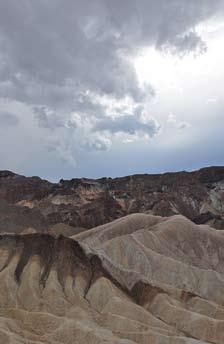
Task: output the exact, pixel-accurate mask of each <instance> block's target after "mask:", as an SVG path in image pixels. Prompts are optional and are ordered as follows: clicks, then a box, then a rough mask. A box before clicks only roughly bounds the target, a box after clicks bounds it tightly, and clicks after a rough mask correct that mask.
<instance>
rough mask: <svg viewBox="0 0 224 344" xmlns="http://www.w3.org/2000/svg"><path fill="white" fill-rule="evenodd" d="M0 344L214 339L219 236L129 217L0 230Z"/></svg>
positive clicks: (165, 220) (164, 220)
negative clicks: (71, 230) (52, 230)
mask: <svg viewBox="0 0 224 344" xmlns="http://www.w3.org/2000/svg"><path fill="white" fill-rule="evenodd" d="M0 291H1V292H0V343H1V344H9V343H10V344H14V343H16V344H17V343H18V344H19V343H20V344H45V343H46V344H53V343H54V344H59V343H60V344H62V343H63V344H65V343H66V344H101V343H104V344H106V343H108V344H109V343H114V344H115V343H116V344H134V343H135V344H136V343H139V344H205V343H217V344H223V343H224V232H222V231H221V230H217V229H215V228H212V227H210V226H208V225H204V224H203V225H202V224H201V225H197V224H195V223H193V222H192V221H191V220H189V219H187V218H186V217H184V216H183V215H173V216H170V217H160V216H154V215H150V214H140V213H139V214H129V215H127V216H125V217H122V218H120V219H117V220H114V221H112V222H110V223H107V224H104V225H101V226H98V227H95V228H92V229H89V230H86V231H80V232H79V233H77V234H75V235H73V236H71V237H66V236H63V235H61V234H59V235H53V234H49V233H45V232H43V233H38V232H34V233H28V234H22V233H20V234H18V233H17V234H16V233H10V234H9V233H8V234H7V233H2V234H1V236H0Z"/></svg>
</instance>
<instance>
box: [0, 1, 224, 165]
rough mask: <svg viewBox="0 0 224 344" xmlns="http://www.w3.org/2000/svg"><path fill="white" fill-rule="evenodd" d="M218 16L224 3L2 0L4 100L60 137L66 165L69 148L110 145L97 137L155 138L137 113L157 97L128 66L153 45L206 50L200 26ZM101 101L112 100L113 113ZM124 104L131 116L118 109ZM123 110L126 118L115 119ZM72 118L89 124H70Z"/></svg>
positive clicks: (153, 127)
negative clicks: (25, 110)
mask: <svg viewBox="0 0 224 344" xmlns="http://www.w3.org/2000/svg"><path fill="white" fill-rule="evenodd" d="M217 11H219V12H221V11H223V0H216V1H215V2H214V1H211V0H197V1H195V0H157V1H155V0H123V1H120V0H113V1H112V0H94V1H92V0H82V1H81V0H75V1H73V0H67V1H64V0H48V1H44V0H39V1H36V0H30V1H27V0H20V1H17V0H1V1H0V96H1V97H2V98H6V99H8V100H13V101H14V100H16V101H20V102H22V103H24V104H26V105H28V106H30V107H31V108H33V110H34V116H35V120H36V123H37V125H38V126H39V127H41V128H45V129H46V130H49V132H50V133H52V131H54V138H55V139H56V140H57V138H60V140H59V142H60V144H59V146H58V147H57V151H59V153H60V154H62V152H67V156H68V159H67V160H71V161H72V154H73V149H72V148H71V147H72V143H73V144H77V145H82V142H85V143H83V146H85V147H86V149H89V150H93V149H96V150H99V149H102V150H104V149H107V148H108V147H109V146H110V144H111V143H110V142H109V141H108V138H105V137H104V138H103V139H102V137H101V138H99V137H96V136H94V135H96V132H103V131H107V132H109V133H110V134H111V135H113V134H116V133H118V132H123V133H127V134H130V135H135V134H136V133H140V132H143V133H145V134H147V135H148V136H153V135H155V134H156V133H157V132H158V125H157V123H156V122H155V121H154V120H151V122H146V123H145V122H143V121H142V120H141V119H140V113H142V106H143V105H144V104H145V103H147V102H148V101H149V100H150V99H151V97H153V96H154V95H155V92H156V90H154V89H153V85H150V84H148V85H144V86H141V85H139V83H138V80H137V75H136V72H135V69H134V67H133V65H132V62H131V59H132V58H133V57H135V56H136V54H137V53H138V52H139V51H140V50H141V49H142V48H145V47H148V46H152V45H153V46H155V47H157V48H158V49H169V50H172V51H178V52H181V53H185V52H189V51H195V50H196V51H197V50H199V51H200V52H201V51H204V50H205V45H204V42H203V41H202V40H201V37H199V36H198V35H197V33H196V32H195V26H196V25H197V24H198V23H200V22H202V21H204V20H205V19H207V18H209V17H211V16H212V15H214V14H216V12H217ZM149 63H150V61H149ZM90 95H93V96H90ZM103 97H108V98H111V99H113V104H114V109H111V108H110V106H109V105H108V104H106V103H103V102H101V99H102V98H103ZM126 98H128V99H129V100H130V102H132V103H133V106H132V109H133V111H132V113H131V111H130V109H125V106H124V109H122V105H117V103H119V102H120V101H121V103H122V101H124V100H125V99H126ZM96 99H98V100H96ZM123 103H125V102H123ZM116 106H118V109H116V108H115V107H116ZM137 109H138V110H137ZM119 111H120V112H121V113H122V114H123V116H119V117H118V118H117V119H116V120H113V119H111V118H110V117H113V115H114V114H113V112H114V113H115V114H118V112H119ZM74 113H77V114H79V115H80V117H81V118H83V122H84V125H81V126H80V125H79V124H77V123H76V122H75V121H74V120H72V116H73V114H74ZM88 117H89V123H88ZM85 124H87V127H88V128H89V129H88V130H87V129H85V128H84V127H85ZM92 127H94V129H93V130H91V128H92ZM72 130H73V131H75V132H76V133H78V132H79V133H78V134H77V136H76V137H78V139H76V138H74V137H75V136H74V137H73V136H72ZM61 131H63V137H62V138H61ZM66 135H67V136H66ZM82 135H83V137H81V136H82ZM68 136H69V138H68ZM70 136H71V137H70ZM46 137H47V135H46ZM71 140H73V142H71Z"/></svg>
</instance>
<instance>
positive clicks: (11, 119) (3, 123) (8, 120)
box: [0, 111, 19, 128]
mask: <svg viewBox="0 0 224 344" xmlns="http://www.w3.org/2000/svg"><path fill="white" fill-rule="evenodd" d="M18 124H19V118H18V117H17V116H16V115H15V114H13V113H10V112H2V111H0V128H1V127H14V126H17V125H18Z"/></svg>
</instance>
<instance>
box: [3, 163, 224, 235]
mask: <svg viewBox="0 0 224 344" xmlns="http://www.w3.org/2000/svg"><path fill="white" fill-rule="evenodd" d="M1 200H3V201H5V202H7V203H8V204H10V205H12V204H13V205H14V208H12V209H13V210H12V212H13V213H14V214H15V213H16V212H17V210H18V216H19V217H20V215H19V214H20V213H21V208H22V209H23V211H25V210H24V209H26V221H22V220H20V221H17V218H16V217H15V219H14V220H12V219H13V217H12V216H10V217H8V218H5V217H4V211H2V210H1V203H0V231H3V230H5V229H6V230H7V226H8V227H9V232H11V227H12V224H13V223H14V224H17V223H19V222H21V223H22V225H21V226H20V228H18V231H19V232H20V231H21V230H24V229H26V228H27V227H33V228H35V229H36V230H37V231H38V232H43V231H45V230H46V227H47V228H48V229H49V230H50V228H51V227H52V226H54V225H55V224H60V223H61V224H66V225H69V226H70V227H71V228H70V229H71V231H70V230H69V231H68V233H71V234H72V228H73V227H74V228H75V229H74V233H75V232H77V230H78V229H76V227H78V228H80V227H81V228H92V227H95V226H98V225H101V224H104V223H107V222H110V221H112V220H114V219H117V218H120V217H122V216H125V215H128V214H131V213H136V212H138V213H148V214H153V215H160V216H170V215H175V214H182V215H184V216H186V217H187V218H189V219H190V220H192V221H193V222H195V223H197V224H209V225H211V226H214V227H215V228H218V229H223V228H224V206H223V202H224V167H211V168H204V169H201V170H199V171H195V172H178V173H165V174H161V175H160V174H157V175H149V174H144V175H133V176H128V177H122V178H115V179H111V178H102V179H97V180H92V179H85V178H83V179H72V180H68V181H67V180H61V181H60V182H59V183H50V182H47V181H45V180H42V179H40V178H38V177H30V178H27V177H23V176H20V175H17V174H14V173H12V172H9V171H2V172H0V201H1ZM9 218H10V220H9ZM35 219H36V220H35ZM10 221H11V223H10ZM25 222H26V223H25ZM59 227H60V226H59V225H58V226H57V231H56V232H58V233H60V232H62V230H63V229H62V228H63V226H62V227H61V229H60V228H59ZM15 228H16V227H15ZM50 232H52V231H50ZM53 232H54V230H53Z"/></svg>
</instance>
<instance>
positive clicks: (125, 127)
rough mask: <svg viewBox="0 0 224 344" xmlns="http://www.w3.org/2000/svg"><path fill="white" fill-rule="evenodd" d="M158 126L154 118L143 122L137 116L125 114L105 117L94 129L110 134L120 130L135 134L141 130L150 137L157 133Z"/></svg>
mask: <svg viewBox="0 0 224 344" xmlns="http://www.w3.org/2000/svg"><path fill="white" fill-rule="evenodd" d="M159 128H160V127H159V125H158V124H157V122H156V121H155V120H154V119H150V120H148V121H147V123H144V122H142V121H141V119H140V118H138V117H135V116H133V115H125V116H121V117H119V118H116V119H111V118H105V119H103V120H102V121H100V122H99V123H97V124H96V126H95V128H94V130H95V131H108V132H110V133H112V134H115V133H119V132H121V133H127V134H129V135H136V134H138V133H139V132H140V133H141V132H142V133H145V134H147V135H148V136H150V137H152V136H154V135H156V134H157V133H158V131H159Z"/></svg>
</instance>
